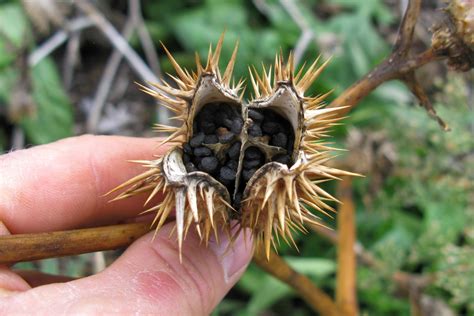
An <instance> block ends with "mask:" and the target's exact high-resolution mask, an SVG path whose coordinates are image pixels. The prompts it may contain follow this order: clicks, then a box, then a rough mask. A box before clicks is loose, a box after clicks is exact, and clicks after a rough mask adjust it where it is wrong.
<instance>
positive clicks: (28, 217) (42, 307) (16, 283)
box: [0, 136, 252, 315]
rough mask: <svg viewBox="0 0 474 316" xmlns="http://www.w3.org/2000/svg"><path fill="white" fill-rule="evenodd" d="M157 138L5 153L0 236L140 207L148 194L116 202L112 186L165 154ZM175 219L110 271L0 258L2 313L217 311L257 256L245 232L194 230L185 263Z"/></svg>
mask: <svg viewBox="0 0 474 316" xmlns="http://www.w3.org/2000/svg"><path fill="white" fill-rule="evenodd" d="M157 144H158V142H157V139H141V138H129V137H117V136H81V137H73V138H69V139H65V140H61V141H58V142H55V143H52V144H47V145H42V146H37V147H33V148H30V149H25V150H18V151H15V152H11V153H8V154H5V155H2V156H0V235H5V234H9V233H11V234H18V233H34V232H48V231H57V230H67V229H74V228H79V227H90V226H98V225H107V224H116V223H119V222H124V221H127V220H129V219H130V218H133V217H135V216H137V214H138V213H139V212H141V211H142V210H143V207H142V205H143V202H144V201H145V199H146V196H137V197H133V198H130V199H126V200H123V201H118V202H114V203H108V200H109V199H110V197H104V196H103V195H104V193H106V192H108V191H109V190H110V189H112V188H114V187H115V186H117V185H119V184H120V183H122V182H124V181H126V180H128V179H129V178H131V177H133V176H134V175H137V174H139V173H140V172H142V171H143V167H141V166H139V165H136V164H132V163H129V162H127V160H136V159H152V155H160V154H163V152H164V150H166V147H160V148H157ZM172 225H173V223H170V224H167V225H165V226H164V227H163V228H162V229H161V230H160V231H159V232H158V234H157V235H156V237H155V239H154V240H152V235H153V232H151V233H149V234H147V235H145V236H143V237H141V238H140V239H138V240H137V241H135V242H134V243H133V244H132V245H131V246H130V247H129V248H128V249H127V250H126V251H125V253H124V254H123V255H122V256H121V257H120V258H118V259H117V260H116V261H115V262H114V263H113V264H112V265H110V266H109V267H107V268H106V269H105V270H104V271H102V272H100V273H98V274H95V275H92V276H88V277H85V278H81V279H76V280H71V279H69V278H67V277H59V276H50V275H43V274H41V273H38V272H31V271H30V272H25V271H15V270H12V269H10V268H9V267H7V266H1V265H0V315H6V314H8V315H10V314H21V313H31V312H34V314H35V315H41V314H48V315H56V314H68V315H69V314H84V313H85V314H109V313H120V314H132V313H133V314H154V315H208V314H209V313H210V312H211V311H212V310H213V309H214V308H215V306H216V305H217V304H218V303H219V302H220V301H221V300H222V298H223V297H224V296H225V294H226V293H227V292H228V291H229V289H230V288H231V287H232V286H233V285H234V284H235V283H236V282H237V281H238V279H239V278H240V276H241V275H242V273H243V272H244V271H245V268H246V267H247V265H248V263H249V261H250V260H251V257H252V247H251V241H249V240H246V241H244V238H243V237H242V236H239V237H238V238H237V240H236V241H235V243H234V245H233V247H232V248H231V250H230V251H226V250H227V245H228V239H227V238H226V237H225V235H224V234H223V235H222V236H221V237H220V238H219V243H216V242H213V241H211V242H210V243H209V246H208V247H205V246H204V245H203V244H201V243H200V241H199V238H198V237H197V235H196V234H195V233H194V232H191V231H190V233H189V234H188V236H187V238H186V239H185V241H184V243H183V262H182V263H180V260H179V253H178V246H177V242H176V238H175V237H173V236H172V235H171V237H170V232H171V230H172V228H173V227H172Z"/></svg>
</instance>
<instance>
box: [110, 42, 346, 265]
mask: <svg viewBox="0 0 474 316" xmlns="http://www.w3.org/2000/svg"><path fill="white" fill-rule="evenodd" d="M223 38H224V37H223V35H222V36H221V38H220V39H219V42H218V43H217V46H216V48H215V51H213V50H212V48H210V49H209V54H208V57H207V63H206V65H205V66H203V65H201V63H200V58H199V56H197V55H196V65H197V70H196V71H195V72H192V73H189V72H188V71H187V70H184V69H182V68H181V67H180V66H179V65H178V64H177V62H176V61H175V60H174V58H173V57H172V56H171V54H170V53H169V52H168V51H167V50H166V49H165V50H166V53H167V54H168V56H169V58H170V60H171V62H172V64H173V66H174V68H175V70H176V73H177V77H174V76H171V77H172V78H173V80H174V81H175V82H176V85H177V87H178V88H173V87H171V85H169V84H167V83H164V84H154V85H153V86H154V89H152V88H147V87H142V89H143V90H144V91H145V92H147V93H148V94H150V95H152V96H154V97H155V98H157V99H158V100H160V101H161V103H162V104H163V105H164V106H166V107H167V108H168V109H170V110H171V111H173V112H174V113H175V114H176V116H175V117H174V119H176V120H178V121H179V124H178V127H173V126H165V125H158V126H157V130H158V131H165V132H169V133H171V135H170V136H169V137H168V138H166V139H165V140H164V141H163V143H166V142H169V143H173V144H174V146H173V147H172V148H171V149H170V150H169V151H168V153H167V154H165V155H164V156H163V157H160V158H158V159H156V160H152V161H138V162H139V163H142V164H144V165H145V167H147V168H148V169H149V170H148V171H146V172H144V173H143V174H141V175H138V176H137V177H135V178H133V179H131V180H129V181H127V182H126V183H124V184H122V185H121V186H119V187H118V188H116V189H114V191H115V190H121V189H125V188H126V189H125V190H124V191H123V192H122V193H120V194H119V195H118V196H117V197H116V199H122V198H126V197H129V196H131V195H135V194H138V193H143V192H151V193H150V195H149V198H148V200H147V202H146V204H148V203H149V202H150V201H151V200H152V198H153V197H154V196H156V195H157V194H162V195H163V196H164V199H163V201H162V202H161V203H160V204H158V205H153V206H151V207H150V208H149V209H147V210H146V212H152V211H153V212H154V211H156V212H157V215H156V217H155V221H154V224H155V225H156V229H157V230H158V229H159V228H160V227H161V226H162V225H163V224H164V222H165V220H166V218H167V217H168V216H169V214H170V213H171V212H172V210H174V209H175V210H176V232H177V238H178V243H179V247H180V249H181V245H182V241H183V239H184V238H185V236H186V233H187V231H188V229H189V228H190V227H191V226H194V227H195V228H196V231H197V232H198V234H199V236H200V237H201V239H202V240H203V241H205V242H206V243H207V241H208V240H209V238H210V235H211V233H212V232H214V233H215V234H216V235H217V229H218V228H219V229H222V228H223V229H224V231H226V232H227V233H228V234H229V236H231V229H232V227H231V224H230V221H231V219H235V220H237V223H238V224H239V225H240V226H239V227H240V228H250V229H251V231H252V234H253V236H254V241H255V243H257V244H259V243H263V244H264V246H265V251H266V254H267V257H268V256H269V254H270V248H271V245H272V244H273V245H275V239H274V238H275V237H274V236H276V237H278V236H281V237H282V239H283V240H285V241H286V242H291V243H292V244H294V241H293V238H292V231H294V230H301V231H305V228H304V224H305V223H312V224H317V225H321V222H320V219H319V218H318V217H317V216H316V215H314V214H313V213H312V212H311V210H313V209H314V210H316V211H319V212H321V213H324V214H326V215H329V214H328V213H327V212H328V211H333V209H332V208H331V206H330V205H328V203H327V202H328V201H336V202H337V200H336V199H335V198H334V197H333V196H331V195H330V194H329V193H327V192H325V191H324V190H323V189H321V187H320V186H319V184H320V183H321V182H324V181H327V180H330V179H337V177H338V176H341V175H354V174H352V173H350V172H346V171H342V170H338V169H334V168H330V167H327V166H325V165H324V163H325V162H326V161H327V160H329V159H330V155H329V151H330V150H332V148H329V147H327V145H326V144H325V143H323V142H321V139H322V138H324V137H326V136H327V134H326V133H327V131H328V129H329V128H330V127H331V126H333V125H335V124H336V123H337V121H338V120H339V119H340V118H339V117H337V116H336V114H335V113H336V112H337V111H338V110H339V109H340V108H331V109H329V108H328V109H325V108H324V107H323V104H322V101H323V100H324V98H325V97H326V95H321V96H317V97H308V96H305V91H306V90H307V89H308V88H309V87H310V86H311V84H312V83H313V82H314V80H315V79H316V78H317V77H318V75H319V74H320V73H321V71H322V70H323V69H324V67H325V66H326V64H327V62H326V63H324V64H323V65H322V66H319V67H318V60H316V61H314V63H313V64H311V66H309V67H308V68H307V69H305V68H304V67H302V68H301V69H300V70H299V71H298V72H295V69H294V64H293V56H292V55H291V54H290V56H289V58H288V62H287V63H285V62H284V60H283V57H282V56H281V55H277V57H276V59H275V64H274V66H273V73H272V67H270V68H269V69H268V70H267V69H265V68H264V69H263V72H262V73H261V74H259V73H258V72H257V71H256V70H255V69H253V71H250V80H251V82H252V86H253V93H254V99H253V100H251V101H250V102H244V101H243V100H242V97H243V91H242V87H243V80H240V81H239V82H238V83H237V84H235V85H232V84H231V82H233V81H232V80H231V79H232V71H233V67H234V64H235V60H236V54H237V47H238V45H236V46H235V49H234V51H233V54H232V57H231V59H230V61H229V62H228V64H227V67H226V69H225V71H224V73H223V74H221V72H220V70H219V66H218V63H219V56H220V52H221V48H222V43H223ZM234 231H235V230H234ZM231 239H232V236H231Z"/></svg>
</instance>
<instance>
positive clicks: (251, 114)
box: [249, 110, 263, 122]
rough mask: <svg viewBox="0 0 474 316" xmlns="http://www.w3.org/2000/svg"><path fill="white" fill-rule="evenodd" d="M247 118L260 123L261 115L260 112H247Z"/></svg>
mask: <svg viewBox="0 0 474 316" xmlns="http://www.w3.org/2000/svg"><path fill="white" fill-rule="evenodd" d="M249 117H250V118H251V119H252V120H253V121H254V122H261V121H262V120H263V114H262V113H260V112H257V111H256V110H249Z"/></svg>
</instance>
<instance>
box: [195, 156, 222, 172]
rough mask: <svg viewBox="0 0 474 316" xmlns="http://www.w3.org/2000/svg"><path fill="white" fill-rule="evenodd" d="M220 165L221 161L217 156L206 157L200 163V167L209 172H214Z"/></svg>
mask: <svg viewBox="0 0 474 316" xmlns="http://www.w3.org/2000/svg"><path fill="white" fill-rule="evenodd" d="M218 166H219V161H218V160H217V158H216V157H204V158H202V160H201V163H200V164H199V165H198V167H199V169H200V170H202V171H204V172H207V173H214V172H215V171H216V170H217V167H218Z"/></svg>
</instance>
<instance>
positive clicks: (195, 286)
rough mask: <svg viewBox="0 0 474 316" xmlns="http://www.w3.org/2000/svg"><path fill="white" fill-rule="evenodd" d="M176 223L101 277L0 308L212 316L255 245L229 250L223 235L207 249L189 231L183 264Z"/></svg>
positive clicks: (37, 292)
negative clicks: (174, 231)
mask: <svg viewBox="0 0 474 316" xmlns="http://www.w3.org/2000/svg"><path fill="white" fill-rule="evenodd" d="M172 225H173V224H171V223H170V224H168V225H165V226H164V227H163V228H162V229H161V230H160V231H159V232H158V234H157V235H156V237H155V239H154V240H152V239H153V232H152V233H149V234H147V235H145V236H144V237H142V238H140V239H139V240H137V241H136V242H134V243H133V244H132V245H131V246H130V247H129V248H128V249H127V251H126V252H125V253H124V254H123V255H122V256H121V257H120V258H119V259H118V260H117V261H116V262H115V263H114V264H112V265H111V266H110V267H108V268H107V269H105V270H104V271H103V272H101V273H99V274H97V275H94V276H91V277H87V278H83V279H80V280H76V281H72V282H68V283H63V284H51V285H46V286H41V287H38V288H35V289H32V290H29V291H26V292H23V293H20V294H17V295H14V296H10V297H8V298H7V299H6V301H4V302H0V310H2V308H5V307H6V306H11V307H12V310H11V312H18V308H25V309H28V308H30V309H33V308H34V311H35V312H36V313H38V312H39V313H41V311H43V312H45V313H46V312H48V313H52V309H53V308H54V309H56V308H57V309H58V310H60V311H61V312H63V313H64V312H66V313H91V312H93V313H111V312H114V313H118V312H120V313H126V314H129V313H130V314H131V313H140V314H141V313H143V314H158V315H208V314H210V312H211V311H212V310H213V309H214V308H215V306H216V305H217V304H218V303H219V302H220V300H222V298H223V297H224V296H225V294H226V293H227V292H228V291H229V290H230V288H231V287H232V286H233V285H234V284H235V283H236V282H237V280H238V279H239V278H240V276H241V275H242V273H243V272H244V270H245V268H246V267H247V265H248V263H249V262H250V259H251V257H252V246H251V242H250V240H249V239H248V238H247V240H246V241H245V238H243V236H242V234H241V235H240V236H238V238H237V239H236V240H235V242H234V244H233V247H231V248H230V249H227V248H228V245H229V240H228V238H226V237H225V236H224V235H223V234H222V235H221V237H220V240H219V243H216V242H210V243H209V246H208V247H205V245H203V244H202V243H200V241H199V238H198V237H197V236H196V234H195V233H194V232H190V233H189V234H188V236H187V238H186V240H185V241H184V243H183V250H182V255H183V256H182V258H183V259H182V263H181V262H180V260H179V251H178V245H177V242H176V241H175V238H174V237H171V238H168V236H169V235H170V231H171V230H172V228H173V227H172ZM248 235H250V234H248ZM173 236H174V235H173ZM226 250H227V251H226ZM4 304H6V305H4ZM4 311H5V312H8V311H10V310H9V309H7V310H4Z"/></svg>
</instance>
